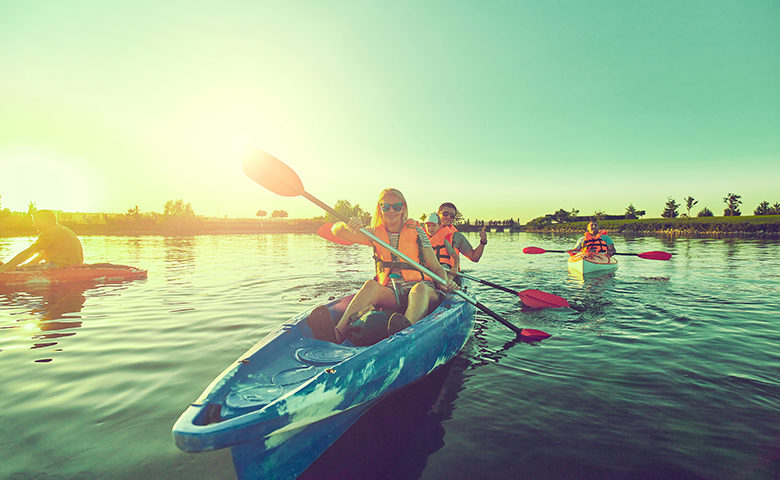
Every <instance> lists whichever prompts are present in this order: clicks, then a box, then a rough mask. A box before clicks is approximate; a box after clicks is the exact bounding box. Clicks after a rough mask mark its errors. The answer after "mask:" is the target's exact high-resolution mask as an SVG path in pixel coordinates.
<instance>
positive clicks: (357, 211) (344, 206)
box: [325, 200, 371, 222]
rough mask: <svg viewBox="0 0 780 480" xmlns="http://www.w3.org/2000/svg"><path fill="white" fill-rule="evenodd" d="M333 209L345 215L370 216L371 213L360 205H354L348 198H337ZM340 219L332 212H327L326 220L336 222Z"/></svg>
mask: <svg viewBox="0 0 780 480" xmlns="http://www.w3.org/2000/svg"><path fill="white" fill-rule="evenodd" d="M333 209H334V210H336V211H337V212H339V213H340V214H342V215H344V216H345V217H347V218H349V217H368V216H370V215H371V214H370V213H368V212H366V211H365V210H363V209H362V208H360V205H358V204H355V206H352V204H351V203H350V202H349V201H348V200H337V201H336V204H335V205H333ZM336 220H338V219H337V218H336V217H334V216H333V215H332V214H331V213H330V212H328V213H326V214H325V221H327V222H334V221H336Z"/></svg>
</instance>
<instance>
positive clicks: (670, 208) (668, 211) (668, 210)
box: [661, 197, 680, 218]
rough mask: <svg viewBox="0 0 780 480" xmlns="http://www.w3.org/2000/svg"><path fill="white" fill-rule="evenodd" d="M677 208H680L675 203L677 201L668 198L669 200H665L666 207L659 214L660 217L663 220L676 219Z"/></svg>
mask: <svg viewBox="0 0 780 480" xmlns="http://www.w3.org/2000/svg"><path fill="white" fill-rule="evenodd" d="M678 208H680V205H679V204H678V203H677V201H676V200H675V199H673V198H672V197H669V199H668V200H666V205H665V208H664V211H663V213H661V216H662V217H664V218H677V209H678Z"/></svg>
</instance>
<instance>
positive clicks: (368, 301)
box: [309, 188, 457, 343]
mask: <svg viewBox="0 0 780 480" xmlns="http://www.w3.org/2000/svg"><path fill="white" fill-rule="evenodd" d="M364 227H365V226H364V224H363V220H361V219H360V218H359V217H352V218H350V219H349V222H348V223H344V222H337V223H335V224H334V225H333V228H332V229H331V232H332V233H333V234H334V235H336V236H338V237H341V238H343V239H345V240H348V241H350V242H354V243H362V244H364V245H370V246H372V247H373V249H374V259H375V260H376V272H377V275H376V277H375V278H373V279H371V280H368V281H367V282H366V283H364V284H363V286H362V287H361V288H360V290H359V291H358V293H357V294H356V295H355V296H354V297H353V298H352V301H350V302H349V305H348V306H347V309H346V310H345V311H344V314H343V315H342V316H341V319H339V321H338V322H337V323H336V325H335V327H334V325H333V319H332V317H331V314H330V310H329V309H328V307H326V306H324V305H321V306H319V307H317V308H315V309H314V310H312V313H311V315H310V316H309V326H310V327H311V329H312V331H313V332H314V335H315V336H316V337H317V338H319V339H321V340H328V341H331V342H336V343H341V342H343V341H344V340H346V339H347V338H348V336H349V333H348V327H349V325H350V317H351V316H352V315H353V314H354V313H357V312H360V311H363V310H364V309H366V307H368V306H369V305H374V306H376V307H381V308H384V309H389V310H403V312H404V313H403V314H401V313H393V314H392V315H391V316H390V319H389V321H388V324H387V330H388V335H392V334H394V333H396V332H399V331H401V330H403V329H404V328H406V327H408V326H410V325H412V324H414V323H415V322H417V321H418V320H420V319H421V318H423V317H424V316H425V315H427V314H428V313H429V312H431V311H432V310H433V309H434V308H435V307H436V306H437V305H438V304H439V302H440V301H441V299H442V295H441V293H440V292H439V291H438V290H437V289H436V287H435V286H434V284H433V281H432V280H431V279H430V278H429V277H428V276H426V275H423V274H422V273H421V272H419V271H418V270H416V269H415V268H413V267H412V265H410V264H408V263H406V262H404V261H403V260H402V259H400V258H398V257H397V256H396V255H394V254H392V253H391V252H390V251H389V250H388V249H386V248H384V247H382V246H380V245H378V244H375V243H374V242H371V241H370V240H369V239H368V238H366V237H365V236H364V235H362V234H361V233H359V231H360V229H361V228H364ZM368 230H369V231H370V232H371V233H373V234H374V235H375V236H377V237H378V238H380V239H382V240H384V241H385V242H386V243H388V244H390V245H391V246H392V247H394V248H396V249H398V250H399V251H400V252H401V253H403V254H404V255H406V256H407V257H409V258H411V259H412V260H415V261H416V262H417V263H419V264H421V265H424V266H425V267H427V268H428V269H429V270H431V271H432V272H433V273H435V274H436V275H438V276H439V277H441V278H444V279H447V286H446V287H441V288H442V289H443V290H444V291H450V290H452V289H455V288H457V286H456V285H455V283H454V282H453V281H452V279H451V278H448V276H447V272H446V271H445V270H444V268H443V267H442V266H441V264H440V263H439V262H438V261H437V260H436V254H435V253H434V251H433V249H432V248H431V244H430V241H429V240H428V236H427V235H426V234H425V232H424V231H423V230H422V228H420V226H419V224H418V223H417V222H416V221H414V220H412V219H409V218H408V207H407V205H406V199H405V198H404V196H403V194H402V193H401V192H399V191H398V190H396V189H394V188H387V189H385V190H382V192H381V193H380V194H379V201H378V202H377V205H376V209H375V211H374V216H373V218H372V219H371V226H369V227H368Z"/></svg>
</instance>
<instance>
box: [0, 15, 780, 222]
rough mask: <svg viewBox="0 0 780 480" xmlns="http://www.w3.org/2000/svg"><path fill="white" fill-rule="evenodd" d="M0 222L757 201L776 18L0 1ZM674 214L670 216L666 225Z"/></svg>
mask: <svg viewBox="0 0 780 480" xmlns="http://www.w3.org/2000/svg"><path fill="white" fill-rule="evenodd" d="M0 92H1V93H0V98H1V99H2V100H0V195H1V196H2V198H0V204H1V205H2V207H7V208H10V209H11V210H25V211H26V209H27V204H28V203H29V202H30V201H34V202H36V204H37V206H38V208H51V209H57V210H65V211H82V212H118V213H123V212H126V211H127V210H128V209H129V208H132V207H133V206H135V205H138V206H139V207H140V209H141V211H157V212H161V211H162V210H163V205H164V204H165V202H166V201H167V200H175V199H179V198H181V199H183V200H184V201H185V202H189V203H191V204H192V206H193V208H194V210H195V212H196V213H197V214H202V215H209V216H215V215H219V216H224V215H229V216H231V217H252V216H254V214H255V212H256V211H257V210H258V209H264V210H267V211H269V212H270V211H272V210H286V211H287V212H289V214H290V216H291V217H313V216H316V215H320V214H321V211H320V210H319V209H318V208H317V207H315V206H314V205H312V204H311V203H309V202H308V201H306V200H304V199H303V198H286V197H277V196H275V195H273V194H271V193H269V192H266V191H265V190H264V189H262V187H260V186H258V185H256V184H255V183H253V182H252V181H251V180H249V179H248V178H247V177H246V176H244V175H243V173H242V171H241V158H242V154H243V152H244V151H245V150H246V149H247V148H249V147H260V148H263V149H265V150H267V151H268V152H270V153H272V154H274V155H276V156H277V157H278V158H280V159H281V160H283V161H285V162H286V163H288V164H289V165H290V166H291V167H292V168H293V169H294V170H295V171H297V172H298V174H299V175H300V177H301V179H302V180H303V184H304V186H305V188H306V190H307V191H308V192H309V193H311V194H312V195H314V196H315V197H318V198H320V199H321V200H323V201H324V202H325V203H329V204H331V205H332V204H334V203H335V202H336V201H337V200H339V199H346V200H349V201H350V202H351V203H353V204H355V203H358V204H360V205H361V206H363V207H364V208H366V210H370V209H371V207H372V205H373V204H374V202H376V197H377V194H378V193H379V191H380V190H382V189H383V188H385V187H396V188H398V189H400V190H401V191H402V192H404V194H405V195H406V197H407V200H408V202H409V205H410V212H411V213H412V214H413V215H414V216H419V215H420V214H422V213H423V212H424V211H431V210H434V209H435V208H436V207H437V206H438V204H439V203H441V202H443V201H452V202H454V203H455V204H456V205H457V206H458V207H459V208H460V210H461V211H462V212H463V214H464V215H465V216H466V217H467V218H470V219H477V218H478V219H505V218H510V217H511V218H520V219H521V221H524V222H525V221H528V220H530V219H532V218H534V217H537V216H540V215H543V214H545V213H552V212H553V211H555V210H557V209H559V208H565V209H567V210H568V209H571V208H577V209H579V210H580V213H581V214H591V213H593V212H595V211H596V210H602V211H605V212H606V213H610V214H613V213H614V214H621V213H623V212H624V211H625V209H626V206H628V204H629V203H631V204H633V205H634V206H635V207H636V208H637V209H642V210H646V211H647V214H648V216H650V217H657V216H660V212H661V211H662V209H663V205H664V203H665V201H666V199H667V198H668V197H673V198H675V199H677V202H678V203H681V204H682V203H683V198H684V197H686V196H688V195H691V196H693V197H694V198H696V199H697V200H698V201H699V203H698V205H696V206H695V207H694V210H693V211H694V213H695V212H697V211H698V210H699V209H701V208H702V207H703V206H708V207H709V208H710V209H711V210H713V211H714V212H715V213H716V214H721V213H722V211H723V208H724V204H723V201H722V198H723V197H724V196H725V195H726V194H727V193H729V192H734V193H737V194H741V195H742V199H743V201H744V204H743V206H742V211H743V214H752V211H753V209H754V208H755V206H756V205H757V204H758V202H760V201H762V200H767V201H769V202H770V203H774V202H780V188H778V183H780V2H778V1H777V0H765V1H759V0H739V1H737V0H734V1H713V0H701V1H688V0H675V1H657V0H652V1H645V0H638V1H630V2H625V1H622V0H614V1H605V0H591V1H579V0H576V1H575V0H571V1H568V0H564V1H526V0H517V1H462V0H449V1H417V0H415V1H397V2H379V1H364V0H361V1H296V0H286V1H283V2H265V1H258V0H247V1H230V0H224V1H198V2H192V1H163V0H151V1H147V0H134V1H124V0H122V1H114V0H104V1H100V2H94V1H86V0H69V1H60V0H53V1H46V0H35V1H29V2H28V1H13V0H0ZM682 211H684V209H683V210H682Z"/></svg>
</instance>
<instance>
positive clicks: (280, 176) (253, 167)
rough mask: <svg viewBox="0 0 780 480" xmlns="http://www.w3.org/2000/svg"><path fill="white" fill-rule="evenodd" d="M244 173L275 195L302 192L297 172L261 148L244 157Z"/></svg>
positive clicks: (287, 195)
mask: <svg viewBox="0 0 780 480" xmlns="http://www.w3.org/2000/svg"><path fill="white" fill-rule="evenodd" d="M244 173H246V174H247V176H249V178H251V179H252V180H254V181H255V182H257V183H259V184H260V185H262V186H264V187H265V188H267V189H268V190H270V191H272V192H274V193H275V194H277V195H282V196H285V197H297V196H298V195H302V194H303V193H304V189H303V183H301V179H300V177H298V174H297V173H295V171H294V170H293V169H292V168H290V167H289V166H287V164H286V163H284V162H282V161H281V160H279V159H278V158H276V157H274V156H273V155H271V154H270V153H266V152H264V151H262V150H255V151H254V152H252V153H250V154H249V155H247V156H246V157H245V158H244Z"/></svg>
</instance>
